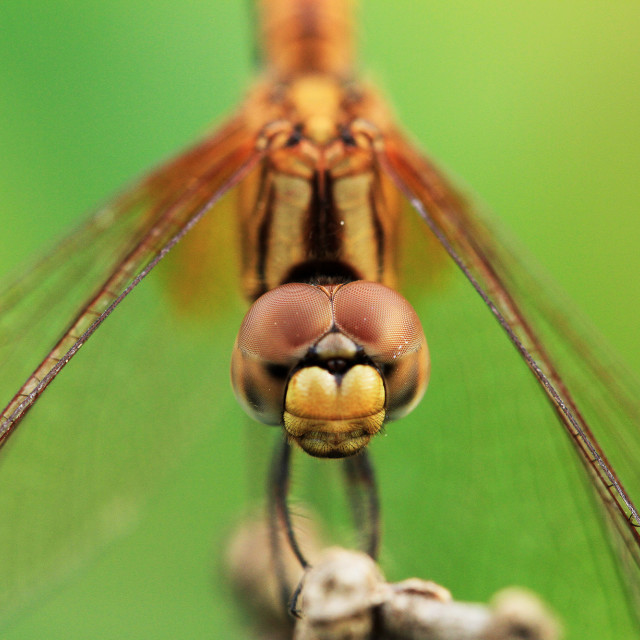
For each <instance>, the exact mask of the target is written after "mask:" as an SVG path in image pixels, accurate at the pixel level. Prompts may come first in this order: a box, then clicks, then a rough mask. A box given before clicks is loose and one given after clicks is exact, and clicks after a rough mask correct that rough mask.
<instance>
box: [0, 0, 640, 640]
mask: <svg viewBox="0 0 640 640" xmlns="http://www.w3.org/2000/svg"><path fill="white" fill-rule="evenodd" d="M360 14H361V21H360V22H361V27H360V35H361V47H360V50H361V59H362V61H363V67H364V68H366V69H367V70H370V72H371V73H372V77H373V78H375V80H376V81H377V82H378V84H380V85H381V86H382V87H383V88H384V90H385V91H386V93H387V94H388V95H389V96H390V97H391V99H392V102H393V104H394V106H395V108H396V112H397V114H398V117H399V119H400V120H401V122H403V124H404V125H405V126H406V128H407V129H409V130H410V131H411V132H412V133H413V134H414V136H415V138H416V139H417V140H419V141H420V143H421V144H422V145H423V146H424V147H426V148H427V149H428V150H429V152H430V153H431V154H432V156H434V157H436V158H438V159H439V160H440V161H441V163H443V164H444V166H445V167H448V168H450V169H451V170H452V171H453V172H454V174H455V175H457V176H461V177H462V179H463V180H464V182H465V183H466V184H468V185H470V186H471V188H472V189H473V191H474V192H475V193H477V194H479V196H480V197H481V199H482V201H483V202H486V203H488V204H489V205H490V207H491V209H492V210H493V211H494V212H495V213H496V215H497V216H498V217H499V218H500V219H501V220H502V221H504V223H505V224H506V226H507V227H509V228H511V229H512V230H513V231H514V232H516V235H517V236H518V237H519V238H520V239H521V240H522V241H523V244H524V245H526V246H527V247H528V248H529V249H530V250H531V252H532V253H534V254H535V255H536V256H537V257H538V258H539V261H540V262H541V263H542V264H543V265H544V266H545V267H546V268H547V269H548V270H549V271H550V272H551V273H552V274H553V276H554V277H555V279H556V280H558V281H559V282H560V283H561V284H562V286H563V287H564V288H565V289H566V290H567V291H568V292H569V293H570V296H571V298H572V299H573V300H574V301H575V302H576V304H577V306H578V307H580V308H581V309H582V310H583V311H585V312H586V314H587V315H588V316H589V317H591V318H592V319H593V320H594V322H595V324H596V325H597V326H598V327H600V328H601V329H602V331H603V333H604V335H605V336H606V338H607V339H608V341H609V342H610V343H611V344H612V345H613V346H614V347H615V348H617V349H618V351H620V352H622V353H623V355H624V357H625V360H626V361H627V362H628V363H629V364H630V365H631V366H632V367H635V369H637V368H638V363H639V362H640V336H639V332H638V330H637V328H638V323H637V317H638V312H639V311H640V301H639V298H638V276H637V274H638V268H639V266H640V257H639V252H638V250H637V238H638V235H639V234H638V231H639V229H640V226H639V223H638V215H637V214H638V206H637V187H638V166H639V160H640V151H639V149H640V118H639V117H638V113H639V107H640V95H639V92H640V83H639V82H638V78H640V39H638V37H637V35H638V33H640V9H639V8H638V5H637V4H636V3H634V2H631V1H624V0H609V2H607V3H606V4H605V3H599V2H588V1H582V2H578V1H577V0H567V1H565V2H561V3H559V2H554V1H551V0H544V1H540V2H536V3H514V2H508V1H506V0H503V1H497V0H486V1H485V2H482V3H477V2H471V1H462V0H460V1H458V2H446V3H444V2H426V1H424V2H420V3H417V2H408V1H397V2H393V3H390V2H386V1H383V0H370V1H368V2H364V3H363V6H362V7H361V10H360ZM251 72H252V26H251V22H250V19H249V11H248V5H247V3H243V2H220V1H218V2H215V1H209V2H199V1H193V2H189V3H184V4H182V5H178V4H177V3H174V2H164V1H161V2H156V3H153V5H150V4H149V3H145V2H141V1H136V0H128V1H127V2H115V1H113V2H106V3H87V2H74V1H67V2H41V1H39V0H34V1H32V2H29V3H24V2H17V1H14V0H9V1H7V2H3V3H1V4H0V216H1V217H0V220H1V221H2V236H1V238H2V239H1V241H0V247H1V250H0V254H1V255H0V261H1V263H0V264H1V266H2V267H3V269H6V270H7V271H9V270H10V269H11V267H12V266H15V265H16V264H19V262H20V261H21V260H22V259H23V257H24V256H26V255H29V254H32V253H33V252H37V251H38V249H39V248H41V247H43V246H46V243H47V240H48V239H50V238H52V237H57V236H59V235H60V234H61V233H62V232H63V230H64V229H66V228H68V227H69V225H71V224H72V223H73V222H74V221H75V220H77V219H78V217H79V214H80V213H81V212H82V211H84V210H87V209H89V208H91V207H92V206H93V205H94V204H95V203H96V202H98V201H101V200H102V199H104V198H105V197H106V196H107V195H108V194H110V193H112V192H113V191H114V190H115V189H117V188H118V187H120V186H121V185H122V184H123V183H125V182H127V181H129V180H130V179H131V177H132V176H135V175H138V174H140V173H141V172H143V171H144V170H145V169H146V168H148V167H149V166H151V165H153V164H154V163H156V162H157V161H158V159H160V158H164V157H167V156H169V155H170V154H171V153H172V152H174V151H175V150H176V149H180V148H181V147H183V146H184V145H185V144H186V143H187V142H189V141H190V140H192V139H193V138H194V137H195V136H197V135H198V134H200V133H201V132H202V131H203V130H205V129H206V127H208V126H209V125H210V123H211V122H212V121H215V120H216V119H217V118H220V117H221V116H222V115H223V114H225V113H227V112H229V111H230V110H232V109H233V107H234V105H235V104H237V103H238V101H239V100H240V99H241V97H242V95H243V91H244V89H245V88H246V87H247V85H248V83H249V81H250V79H251ZM151 287H152V285H149V288H151ZM136 295H137V294H136ZM146 295H150V294H144V293H142V294H140V299H141V300H144V299H145V298H144V296H146ZM131 304H132V306H131V309H133V305H134V304H135V303H133V302H132V303H131ZM141 304H142V303H138V306H141ZM150 304H153V302H150ZM119 313H122V314H123V315H124V314H125V313H126V312H125V311H124V309H123V311H122V312H119ZM131 313H133V312H131ZM238 321H239V320H238V316H237V313H236V309H235V307H234V309H232V310H230V311H228V312H226V313H225V314H224V315H223V317H222V319H221V320H219V321H218V324H216V325H215V326H214V327H213V328H212V329H211V331H210V333H211V334H214V336H215V338H216V339H215V340H213V341H212V342H215V344H216V345H217V346H215V345H214V346H213V347H212V348H213V349H218V351H214V352H213V353H214V354H215V356H214V359H213V360H212V362H213V363H214V365H213V367H212V368H214V369H218V372H219V375H218V374H216V375H217V377H216V378H215V380H216V381H217V382H218V385H219V386H218V388H217V389H212V390H209V393H211V394H212V396H211V398H205V401H206V402H215V403H216V415H217V417H218V423H216V424H214V425H210V424H206V423H205V425H204V426H203V427H202V428H201V429H200V430H199V431H197V434H198V435H197V436H195V437H194V441H195V444H194V445H193V446H192V447H191V449H190V450H189V452H188V453H187V454H186V457H185V459H184V460H182V461H181V462H180V464H179V468H178V470H174V471H171V472H170V473H169V474H168V480H167V479H165V480H164V481H163V482H162V483H159V484H151V486H150V488H149V489H148V491H147V492H146V493H147V495H150V496H151V501H150V508H149V509H148V511H145V513H146V515H145V516H144V517H143V519H142V522H141V525H140V526H139V528H138V529H137V530H136V531H135V532H134V533H133V534H131V535H128V536H126V537H125V538H124V539H122V540H120V541H119V542H117V543H115V544H112V545H109V546H107V547H105V548H104V549H103V550H102V551H101V552H100V553H99V554H97V560H96V562H93V563H89V564H88V565H87V564H84V563H83V566H82V567H81V568H79V569H77V570H75V571H74V572H73V576H72V577H71V578H68V579H66V580H65V581H64V582H63V583H62V586H60V584H59V583H55V584H53V585H47V586H46V587H45V589H44V591H42V592H40V594H39V595H38V597H37V598H34V599H33V600H31V602H30V603H29V604H28V605H27V606H25V607H23V608H19V609H16V611H15V612H13V615H12V617H11V620H10V625H9V627H8V629H7V630H6V631H5V630H3V637H7V638H36V637H38V638H40V637H47V638H86V637H94V638H119V637H132V638H164V637H166V638H169V637H182V638H188V637H193V638H202V637H235V635H234V631H232V630H233V629H236V625H238V624H239V620H240V615H239V614H238V613H237V612H236V611H235V610H234V609H233V607H232V605H231V602H232V599H231V598H230V597H229V594H228V593H226V592H225V587H224V581H223V580H221V579H218V578H215V579H212V578H211V575H212V572H214V573H215V571H214V570H212V569H211V566H212V564H213V565H217V564H219V562H218V561H217V560H216V558H217V557H218V556H219V555H220V554H219V553H218V550H219V548H220V546H221V545H222V544H223V541H224V535H226V533H227V532H228V530H229V527H230V526H231V524H233V518H234V517H237V515H238V512H239V511H241V508H240V507H237V505H238V504H241V503H244V502H245V496H246V494H247V493H252V494H255V495H257V494H259V493H260V489H259V488H257V489H256V488H255V487H253V488H252V487H249V488H247V486H246V485H247V484H248V481H247V471H246V468H247V467H248V466H251V463H249V464H247V462H246V457H245V453H244V450H245V449H246V448H247V442H249V441H250V440H252V437H253V435H254V433H255V434H257V435H258V437H260V435H261V431H260V430H259V429H258V428H256V429H255V432H254V431H253V430H250V431H247V430H246V429H245V430H244V431H243V430H242V429H240V428H238V426H237V425H236V423H241V422H242V417H241V412H240V410H239V409H237V408H236V407H235V405H234V402H233V398H232V394H231V392H230V390H229V388H228V384H227V382H226V367H227V364H226V362H227V360H226V358H227V355H226V354H227V352H228V351H229V349H230V346H231V344H232V341H233V336H234V333H235V331H236V327H237V323H238ZM117 322H118V321H117V320H116V319H114V327H115V325H116V324H117ZM121 322H126V319H125V320H122V321H121ZM123 327H126V325H123ZM117 330H118V329H117V327H115V328H114V329H113V331H117ZM121 330H124V329H122V328H121ZM105 332H107V329H106V328H105ZM98 340H99V338H96V341H98ZM116 344H117V343H116ZM96 348H97V347H96ZM104 349H105V350H109V347H108V345H107V346H105V347H104ZM111 350H112V351H116V353H115V354H111V353H110V354H109V357H112V356H113V357H114V358H115V360H116V361H117V360H120V361H121V359H122V354H118V353H117V349H115V350H113V349H111ZM86 357H87V360H88V358H89V355H87V356H86ZM216 357H217V359H215V358H216ZM100 362H101V363H102V360H101V361H100ZM101 366H103V365H102V364H101ZM112 366H115V367H117V366H118V365H117V364H116V365H112ZM172 366H175V369H176V370H178V369H179V368H180V367H182V368H183V369H184V370H185V371H188V369H189V364H186V365H178V364H176V363H174V362H172ZM143 369H144V367H143ZM126 373H127V371H126V369H125V370H124V371H123V373H122V375H125V376H126ZM65 375H66V374H65ZM98 380H99V378H98ZM90 392H91V390H90V389H88V390H86V393H87V394H88V393H90ZM82 393H85V391H82ZM214 393H215V396H214ZM116 395H117V394H116ZM214 397H215V400H214V399H212V398H214ZM84 400H85V402H87V400H86V398H85V399H84ZM89 402H90V401H89ZM189 415H190V414H189ZM412 428H413V427H412V423H410V422H409V423H408V425H407V427H406V429H405V428H404V427H403V431H402V433H403V434H404V433H411V429H412ZM398 429H400V427H398ZM393 433H394V434H395V433H396V432H393ZM397 433H398V434H400V431H398V432H397ZM247 434H250V435H247ZM265 439H266V438H265ZM394 440H395V441H394ZM403 442H406V444H405V446H403ZM407 447H408V448H410V449H412V450H415V452H413V451H408V448H407ZM258 449H259V451H261V452H263V453H264V452H268V448H267V447H266V446H265V445H264V444H261V445H259V447H258ZM375 451H376V454H377V455H378V456H379V457H380V467H381V480H382V482H383V483H384V482H387V483H389V482H394V475H395V474H400V475H402V474H403V473H404V470H406V469H410V468H413V469H419V470H420V471H417V472H416V473H420V472H421V471H422V469H423V468H424V466H426V465H424V457H422V458H421V457H420V456H421V455H422V456H424V453H421V452H420V450H419V447H415V446H414V447H411V446H410V441H409V440H406V441H403V440H402V436H399V437H398V438H397V439H394V437H392V430H391V428H390V429H389V437H388V438H386V439H385V441H384V443H383V446H377V447H376V449H375ZM411 456H413V461H412V460H411ZM250 459H251V458H250ZM78 465H79V467H80V468H82V467H83V466H84V465H87V466H88V463H86V462H82V461H78ZM412 465H413V466H412ZM423 465H424V466H423ZM61 473H64V471H61ZM425 473H428V470H425ZM253 475H254V476H257V477H259V474H255V473H254V474H253ZM249 476H250V477H251V474H249ZM251 481H252V480H249V482H251ZM399 482H400V481H399ZM400 486H401V485H400V484H399V485H398V487H400ZM407 486H408V487H411V485H410V484H408V485H407ZM3 490H4V489H3ZM399 491H400V488H398V489H397V492H394V491H393V490H389V492H388V493H387V494H385V493H384V492H383V500H384V501H385V507H386V512H385V522H386V528H387V530H386V533H387V534H388V535H387V538H386V539H387V544H388V545H389V548H390V549H391V550H390V551H389V550H385V556H383V557H384V558H386V560H387V565H386V566H385V569H387V570H389V573H390V575H393V577H395V578H399V577H405V576H406V575H407V574H408V573H411V572H412V569H413V566H412V564H411V561H412V558H411V553H413V554H414V557H415V555H416V554H424V553H425V550H424V549H423V548H422V547H420V546H419V545H420V542H421V540H422V539H423V537H424V535H425V532H424V526H426V525H424V526H423V524H422V522H421V520H420V518H419V517H418V516H417V515H416V513H415V510H412V509H411V508H409V507H407V506H404V507H403V506H402V503H401V498H400V497H398V495H397V493H398V492H399ZM445 493H446V492H445ZM404 497H405V499H408V498H409V497H411V496H406V495H405V496H404ZM407 504H408V502H407ZM396 505H398V507H397V513H396V512H395V511H394V510H395V509H396ZM11 515H12V517H16V514H11ZM20 515H21V517H22V516H24V521H23V522H21V523H20V524H19V525H18V524H17V525H16V526H29V525H28V524H25V522H27V523H28V522H29V521H30V522H32V523H34V524H35V523H37V521H38V520H37V516H34V515H33V514H28V513H27V514H20ZM459 517H460V518H461V519H462V520H465V518H466V514H465V515H460V516H459ZM517 524H518V523H517V522H516V526H517ZM43 526H46V524H44V525H43ZM402 528H404V532H405V536H406V537H405V538H402V539H401V538H394V532H397V530H399V529H402ZM501 535H502V532H501V531H500V530H497V531H496V536H498V537H499V536H501ZM479 537H480V536H479ZM399 540H402V545H403V546H406V549H407V550H408V551H407V553H406V554H405V559H404V560H403V556H402V553H401V552H398V553H395V555H394V550H393V545H394V541H395V542H396V543H398V544H400V542H399ZM478 544H479V545H480V542H478ZM496 561H497V562H499V559H497V560H496ZM415 566H416V567H419V568H418V569H417V572H418V573H420V574H421V575H422V576H423V577H431V576H430V575H429V576H428V575H426V573H427V571H428V569H424V568H422V565H420V563H416V565H415ZM553 570H554V569H553V567H550V568H549V571H550V572H553ZM443 576H444V577H445V578H446V577H447V574H446V572H443ZM434 577H439V576H434ZM449 580H450V581H451V582H450V581H445V585H446V586H450V587H452V588H454V587H456V586H457V582H456V580H455V578H452V577H449ZM443 581H444V578H443ZM212 582H214V583H215V585H216V588H217V589H219V590H220V589H221V590H222V593H216V595H213V589H212ZM489 582H491V581H489ZM460 584H461V585H462V584H463V583H462V582H461V583H460ZM493 590H495V589H493ZM489 592H491V591H489ZM456 595H459V596H460V597H462V598H474V597H477V598H480V597H483V598H484V597H486V596H485V595H484V594H483V591H482V589H479V590H478V589H475V590H474V588H469V589H467V588H466V587H464V586H460V587H459V588H458V589H457V590H456ZM580 606H581V604H580V603H579V602H578V603H576V606H575V608H576V609H578V610H579V609H580ZM586 628H590V627H589V626H588V625H587V627H586ZM622 633H623V632H621V633H620V634H618V635H617V636H613V637H624V635H623V634H622ZM586 637H588V636H586ZM593 637H604V636H603V635H598V636H595V635H594V636H593Z"/></svg>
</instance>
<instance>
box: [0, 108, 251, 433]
mask: <svg viewBox="0 0 640 640" xmlns="http://www.w3.org/2000/svg"><path fill="white" fill-rule="evenodd" d="M254 150H255V136H247V135H246V131H244V130H243V128H242V127H241V126H240V123H239V122H238V121H232V122H230V123H228V124H226V125H225V126H223V127H222V128H221V130H220V131H219V133H218V134H217V135H215V136H214V137H213V138H211V139H208V140H206V141H205V142H204V143H202V144H201V145H198V146H197V147H195V148H194V149H192V150H191V151H189V152H187V153H186V154H184V155H183V156H180V157H179V158H178V159H177V160H175V161H173V162H170V163H169V164H168V165H167V166H165V167H162V168H161V169H159V170H158V171H156V172H154V173H152V174H151V175H150V176H149V177H148V178H146V179H145V180H143V181H142V182H141V183H140V184H139V185H137V186H135V187H134V188H133V189H131V190H129V191H126V192H125V193H124V194H123V195H122V196H120V197H118V198H116V199H115V200H114V201H113V203H111V204H108V205H107V206H105V207H104V208H102V209H100V211H99V212H98V213H97V214H96V215H95V216H93V217H92V218H90V219H89V221H88V222H87V223H86V224H85V225H83V226H82V227H81V228H79V229H78V230H77V231H76V232H75V233H74V234H72V235H71V236H70V237H69V238H67V239H65V240H63V241H62V242H61V243H60V245H59V246H58V247H57V248H56V249H54V250H53V252H52V253H50V254H49V255H48V256H46V257H45V258H43V259H42V260H41V261H39V262H37V263H35V264H34V265H32V267H31V268H29V269H27V270H26V271H25V273H24V275H23V276H22V277H18V279H17V280H16V281H15V282H13V283H12V284H10V285H9V286H8V287H7V288H6V289H5V291H4V293H3V294H2V295H1V296H0V312H1V313H2V315H3V317H4V318H5V328H4V330H3V331H2V334H0V340H1V342H0V346H2V347H3V348H4V349H6V350H7V351H8V356H7V358H8V359H10V358H11V359H13V361H14V362H16V361H18V360H20V361H22V359H23V358H22V357H21V356H22V354H20V347H21V345H25V344H28V347H29V349H30V350H32V349H33V344H32V341H31V340H32V338H31V336H30V335H29V333H30V331H31V329H32V328H33V327H34V325H35V326H36V327H37V325H38V323H40V322H45V321H46V322H47V325H49V319H48V314H49V311H50V310H51V308H52V307H54V306H56V305H60V306H62V305H64V304H65V303H66V304H69V301H70V302H71V309H70V312H71V314H74V313H75V316H74V315H71V316H70V324H69V326H68V328H66V329H65V330H64V332H63V333H62V336H61V337H60V338H59V339H58V341H57V343H56V344H55V346H54V347H53V349H51V350H50V351H49V352H48V353H47V355H46V357H45V358H44V360H42V362H41V363H40V364H39V365H38V366H37V368H36V369H35V371H34V372H33V373H32V374H31V375H30V376H29V377H28V379H27V380H26V382H24V383H23V384H22V386H21V387H20V389H19V390H18V392H17V393H16V394H15V396H14V397H13V399H12V400H11V401H10V402H9V404H8V405H7V406H6V407H5V409H4V410H3V411H2V418H1V420H0V445H1V444H2V443H4V441H5V440H6V439H7V438H8V437H9V436H10V435H11V433H12V432H13V431H14V430H15V428H16V427H17V426H18V424H19V423H20V421H21V420H22V418H23V417H24V415H25V414H26V412H27V411H28V410H29V408H30V407H31V406H32V405H33V403H34V402H35V401H36V399H37V398H38V397H39V396H40V394H41V393H42V392H43V391H44V390H45V389H46V387H47V386H48V384H49V383H50V382H51V381H52V380H53V379H54V378H55V376H56V375H57V374H58V373H59V372H60V370H61V369H62V368H63V367H64V366H65V365H66V364H67V362H69V360H70V359H71V358H72V357H73V356H74V355H75V353H77V351H78V349H79V348H80V347H81V346H82V345H83V344H84V343H85V342H86V340H87V339H88V338H89V337H90V336H91V334H92V333H93V332H94V331H95V330H96V329H97V328H98V326H100V324H101V323H102V322H103V321H104V319H105V318H106V317H107V316H108V315H109V314H110V313H111V311H112V310H113V309H114V308H115V306H117V305H118V304H119V302H120V301H121V300H122V299H123V298H124V297H125V296H126V295H127V294H128V292H129V291H130V290H131V289H132V288H133V287H135V286H136V284H137V283H138V282H139V281H140V280H141V279H142V278H144V277H145V276H146V274H147V273H148V272H149V271H150V270H151V269H152V268H153V267H154V266H155V264H157V262H158V261H159V260H160V259H161V258H162V257H163V256H164V255H165V254H166V253H167V252H168V251H169V250H170V249H171V248H172V247H173V246H174V245H175V244H176V243H177V242H178V241H179V240H180V238H181V237H182V236H183V235H184V234H185V233H186V232H187V231H188V230H189V229H190V228H191V226H193V225H194V224H195V223H196V222H197V221H198V219H199V218H200V217H201V216H202V215H203V214H204V213H205V212H206V211H207V210H208V209H209V208H210V207H212V206H213V205H214V204H215V202H216V201H217V200H219V199H220V197H221V196H222V195H223V194H224V193H225V192H226V191H227V190H228V189H229V188H230V187H232V186H233V185H234V184H236V183H237V182H238V181H239V180H240V179H241V178H242V177H244V176H245V175H246V173H247V172H248V171H249V170H250V169H251V166H253V164H255V163H256V162H257V161H258V158H259V157H258V156H257V155H256V154H255V153H254ZM83 249H84V251H83ZM78 254H80V255H78ZM70 257H72V259H69V258H70ZM70 270H73V272H72V273H71V274H69V271H70ZM69 275H71V276H74V275H75V276H77V278H74V280H71V279H70V278H69ZM105 276H106V278H105ZM47 280H53V281H54V282H56V281H58V282H63V283H64V286H65V290H63V291H57V290H56V288H55V287H49V286H43V285H44V284H45V283H46V282H47ZM70 282H73V284H72V285H69V283H70ZM34 283H38V284H37V287H34V286H33V284H34ZM96 283H98V284H97V286H96ZM69 289H70V291H69ZM67 293H69V294H70V295H67ZM61 294H62V295H61ZM87 294H88V298H87V297H86V296H87ZM78 302H79V305H80V306H79V307H76V304H77V303H78ZM74 308H75V309H77V308H79V311H75V310H74ZM67 313H69V311H67ZM63 326H64V325H63ZM54 330H55V328H54ZM35 335H36V336H39V337H43V333H42V331H38V332H37V333H36V334H35ZM44 337H45V338H46V336H44ZM2 365H3V366H2V368H3V369H4V370H6V371H13V370H12V367H11V360H9V362H3V363H2Z"/></svg>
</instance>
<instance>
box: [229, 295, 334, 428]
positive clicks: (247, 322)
mask: <svg viewBox="0 0 640 640" xmlns="http://www.w3.org/2000/svg"><path fill="white" fill-rule="evenodd" d="M332 321H333V314H332V309H331V301H330V299H329V297H328V295H327V294H326V292H325V291H324V290H323V289H321V288H319V287H314V286H312V285H308V284H298V283H293V284H285V285H282V286H280V287H276V288H275V289H272V290H271V291H268V292H267V293H265V294H264V295H263V296H261V297H260V298H258V299H257V300H256V301H255V302H254V303H253V305H252V306H251V308H250V309H249V311H248V312H247V315H246V316H245V318H244V320H243V321H242V325H241V326H240V331H239V332H238V337H237V338H236V343H235V346H234V348H233V355H232V358H231V384H232V386H233V390H234V392H235V394H236V397H237V398H238V401H239V402H240V404H241V405H242V407H243V408H244V410H245V411H246V412H247V413H248V414H249V415H250V416H252V417H253V418H255V419H256V420H258V421H260V422H263V423H265V424H281V422H282V411H283V404H284V394H285V388H286V383H287V378H288V375H289V372H290V370H291V369H292V368H293V367H294V366H295V365H296V364H297V363H298V361H299V360H300V359H301V358H302V357H304V355H305V354H306V353H307V351H308V350H309V348H310V347H311V346H312V345H313V344H314V343H315V342H317V341H318V340H319V339H320V338H321V337H322V336H323V335H324V334H325V333H327V332H328V331H329V329H330V328H331V326H332Z"/></svg>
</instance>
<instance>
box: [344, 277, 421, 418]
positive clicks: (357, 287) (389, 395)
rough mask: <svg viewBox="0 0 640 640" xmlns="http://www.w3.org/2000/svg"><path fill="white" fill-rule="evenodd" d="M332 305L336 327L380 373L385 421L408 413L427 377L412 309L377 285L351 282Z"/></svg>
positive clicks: (386, 288) (417, 398)
mask: <svg viewBox="0 0 640 640" xmlns="http://www.w3.org/2000/svg"><path fill="white" fill-rule="evenodd" d="M333 305H334V318H335V320H334V321H335V324H336V327H338V328H339V329H340V330H341V331H342V332H343V333H344V334H345V335H347V336H349V337H350V338H351V339H352V340H353V341H354V342H355V343H356V344H359V345H361V346H362V347H363V348H364V351H365V353H366V354H367V356H369V357H370V358H371V360H373V362H374V363H375V364H376V365H377V366H378V367H379V368H380V370H381V371H382V374H383V377H384V382H385V388H386V411H387V415H386V420H395V419H396V418H400V417H402V416H403V415H406V414H407V413H409V411H411V410H412V409H413V408H414V407H415V406H416V405H417V404H418V402H420V400H421V398H422V396H423V395H424V392H425V390H426V388H427V383H428V381H429V373H430V362H429V350H428V347H427V340H426V338H425V336H424V331H423V330H422V325H421V323H420V319H419V318H418V315H417V314H416V312H415V311H414V309H413V307H412V306H411V304H409V302H408V301H407V300H406V299H405V298H403V297H402V296H401V295H400V294H399V293H398V292H397V291H394V290H393V289H389V288H388V287H385V286H384V285H382V284H379V283H377V282H365V281H356V282H351V283H349V284H346V285H344V286H342V287H340V288H339V289H338V290H337V291H336V292H335V294H334V296H333Z"/></svg>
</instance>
